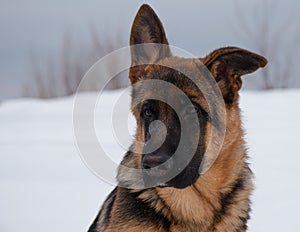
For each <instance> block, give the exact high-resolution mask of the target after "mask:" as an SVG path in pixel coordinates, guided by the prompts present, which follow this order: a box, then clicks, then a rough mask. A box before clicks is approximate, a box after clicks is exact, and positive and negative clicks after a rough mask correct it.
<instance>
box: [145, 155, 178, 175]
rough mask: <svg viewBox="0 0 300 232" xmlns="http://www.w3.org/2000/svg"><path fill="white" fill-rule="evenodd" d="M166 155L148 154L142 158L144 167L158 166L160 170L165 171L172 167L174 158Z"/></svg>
mask: <svg viewBox="0 0 300 232" xmlns="http://www.w3.org/2000/svg"><path fill="white" fill-rule="evenodd" d="M169 158H170V157H169V156H166V155H156V154H146V155H143V158H142V167H143V169H151V168H155V167H157V168H158V170H159V171H162V172H165V171H168V170H170V169H171V167H172V159H169Z"/></svg>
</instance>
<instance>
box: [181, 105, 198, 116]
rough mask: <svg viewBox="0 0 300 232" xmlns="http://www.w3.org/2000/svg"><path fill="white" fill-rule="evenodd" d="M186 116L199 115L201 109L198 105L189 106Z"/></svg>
mask: <svg viewBox="0 0 300 232" xmlns="http://www.w3.org/2000/svg"><path fill="white" fill-rule="evenodd" d="M185 112H186V114H194V113H196V114H198V113H199V112H200V107H199V106H197V105H196V104H194V105H189V106H187V107H186V109H185Z"/></svg>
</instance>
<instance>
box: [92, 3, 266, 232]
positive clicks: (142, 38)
mask: <svg viewBox="0 0 300 232" xmlns="http://www.w3.org/2000/svg"><path fill="white" fill-rule="evenodd" d="M145 44H152V45H153V44H154V45H153V47H152V48H153V49H148V48H147V47H144V49H143V46H142V47H141V49H140V50H139V51H137V49H135V48H131V62H132V66H131V67H130V70H129V79H130V81H131V85H132V112H133V114H134V116H135V119H136V122H137V129H136V136H135V141H134V142H133V145H132V147H131V148H133V149H131V150H134V151H128V152H127V153H126V155H125V157H124V159H123V161H122V163H121V164H122V166H125V167H131V168H136V169H138V170H142V173H143V175H142V179H143V182H147V181H148V183H150V184H148V185H147V184H146V185H147V186H146V187H145V188H135V187H132V186H134V184H135V183H136V182H139V180H138V179H136V177H134V175H133V174H132V173H131V172H130V171H126V170H125V169H122V168H119V171H118V175H117V179H118V183H119V185H118V187H116V188H115V189H114V190H113V191H112V192H111V193H110V194H109V196H108V197H107V199H106V201H105V202H104V203H103V206H102V208H101V210H100V213H99V214H98V216H97V217H96V219H95V220H94V222H93V223H92V225H91V226H90V228H89V232H100V231H101V232H102V231H106V232H113V231H128V232H129V231H130V232H141V231H149V232H150V231H161V232H162V231H173V232H175V231H185V232H187V231H202V232H206V231H218V232H224V231H227V232H234V231H246V230H247V221H248V219H249V212H250V199H249V197H250V194H251V192H252V190H253V183H252V172H251V170H250V168H249V166H248V163H247V151H246V148H245V142H244V139H243V136H244V133H243V129H242V125H241V118H240V109H239V105H238V100H239V94H238V91H239V89H240V88H241V86H242V80H241V76H242V75H244V74H248V73H252V72H254V71H256V70H257V69H258V68H261V67H264V66H265V65H266V64H267V60H266V59H265V58H264V57H262V56H260V55H257V54H254V53H252V52H249V51H247V50H244V49H240V48H237V47H225V48H221V49H218V50H215V51H213V52H212V53H210V54H209V55H207V56H206V57H204V58H198V59H196V58H179V57H177V56H174V55H172V53H171V50H170V46H169V45H168V40H167V38H166V34H165V31H164V28H163V26H162V23H161V22H160V20H159V18H158V16H157V15H156V14H155V12H154V11H153V10H152V8H151V7H150V6H148V5H142V6H141V8H140V9H139V11H138V13H137V15H136V17H135V20H134V22H133V26H132V29H131V35H130V45H131V46H134V45H145ZM155 44H162V45H164V46H162V47H160V49H156V47H155V46H156V45H155ZM170 67H178V68H179V69H180V70H185V71H186V73H192V74H193V73H197V75H200V76H201V75H207V73H205V69H207V70H208V71H209V72H208V73H209V75H210V76H211V77H212V78H213V81H214V83H215V85H216V86H217V87H218V90H219V93H220V96H221V98H222V102H223V104H224V112H225V120H224V121H225V122H226V125H225V126H224V128H225V130H224V131H225V134H224V139H223V142H222V143H221V147H220V150H219V152H218V156H217V158H216V159H215V161H214V162H213V163H212V165H211V166H210V168H209V169H207V170H206V171H205V172H201V171H200V170H201V166H202V162H203V161H204V160H205V154H206V153H207V152H206V150H207V147H208V144H209V142H210V141H211V140H214V138H213V137H212V135H211V131H212V128H217V130H218V127H220V126H218V125H217V124H214V123H213V118H214V117H216V115H214V114H216V113H214V111H213V110H211V108H208V101H207V99H205V97H204V94H203V92H202V91H200V89H199V88H198V87H197V85H196V84H195V83H193V82H192V81H191V80H190V78H189V77H187V75H186V74H183V73H182V72H180V71H177V70H175V69H173V68H170ZM147 80H157V81H164V82H167V83H170V84H171V85H174V86H176V88H177V89H179V90H180V91H181V92H183V93H184V95H186V97H187V98H188V99H189V100H190V101H191V102H192V106H193V107H192V108H191V107H185V106H186V105H185V102H184V101H181V98H180V97H178V96H176V93H173V92H172V91H173V90H171V89H170V90H169V89H168V88H164V89H163V91H162V92H163V94H165V95H164V97H166V98H169V102H171V103H172V104H174V105H180V107H179V109H180V114H181V116H179V115H178V112H177V111H176V112H175V110H174V109H173V107H171V105H170V104H169V103H168V104H167V103H164V102H163V101H161V100H155V95H156V94H157V93H156V90H155V86H157V85H155V84H153V85H148V86H146V82H145V81H147ZM149 86H150V87H149ZM151 86H152V87H151ZM218 104H219V103H218ZM193 112H194V113H195V114H196V118H197V122H196V124H197V126H195V125H196V124H195V123H194V122H191V123H189V122H190V121H191V120H190V115H192V113H193ZM179 117H182V118H183V123H185V124H187V127H188V129H186V131H185V135H184V137H183V138H182V130H183V129H182V126H181V120H179ZM157 121H160V122H162V123H163V124H164V125H165V127H164V128H165V130H166V132H165V133H163V132H162V129H161V127H162V126H152V127H151V123H154V122H157ZM197 130H199V131H200V132H199V135H198V136H195V133H196V132H197ZM186 132H187V133H186ZM162 137H164V141H163V142H162V143H161V146H160V147H159V148H157V149H156V150H154V151H151V152H145V150H146V147H147V146H148V145H149V141H150V143H152V142H153V141H155V140H160V139H161V138H162ZM182 139H183V140H184V141H185V144H184V145H183V146H182V147H181V148H180V149H179V148H178V147H179V143H180V140H182ZM212 142H213V141H212ZM154 143H155V142H154ZM195 144H196V145H195ZM212 144H216V143H212ZM191 148H195V149H194V150H193V154H192V157H190V159H189V160H188V161H185V154H186V153H189V152H190V151H191V150H192V149H191ZM178 150H179V151H178ZM175 152H177V156H178V157H180V158H179V163H185V165H184V167H183V168H180V167H178V162H177V161H176V159H175V161H174V160H173V161H174V162H167V161H168V160H170V159H171V157H172V155H173V154H174V153H175ZM208 155H209V154H208ZM164 164H166V165H164ZM156 166H159V167H160V168H159V169H156V171H155V172H147V170H149V169H151V168H155V167H156ZM175 169H176V170H179V172H178V173H177V174H176V175H175V176H173V177H172V178H169V179H168V180H166V181H162V180H161V177H162V176H163V175H164V174H165V173H167V172H169V171H170V170H175ZM152 180H155V181H152ZM151 181H152V182H151Z"/></svg>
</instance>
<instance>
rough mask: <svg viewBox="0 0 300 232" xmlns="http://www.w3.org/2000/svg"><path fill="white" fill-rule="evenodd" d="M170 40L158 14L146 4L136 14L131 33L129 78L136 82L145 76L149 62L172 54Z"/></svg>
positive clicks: (154, 61) (151, 62)
mask: <svg viewBox="0 0 300 232" xmlns="http://www.w3.org/2000/svg"><path fill="white" fill-rule="evenodd" d="M167 45H168V40H167V38H166V34H165V31H164V28H163V25H162V23H161V22H160V20H159V18H158V16H157V15H156V14H155V12H154V11H153V9H152V8H151V7H150V6H149V5H147V4H144V5H142V6H141V8H140V9H139V11H138V13H137V15H136V16H135V19H134V22H133V25H132V28H131V34H130V46H131V68H130V73H129V79H130V81H131V83H132V84H133V83H135V82H136V81H138V80H141V79H142V78H143V73H145V67H146V66H147V64H153V63H156V62H158V61H159V60H161V59H162V58H164V57H168V56H171V51H170V48H169V46H167Z"/></svg>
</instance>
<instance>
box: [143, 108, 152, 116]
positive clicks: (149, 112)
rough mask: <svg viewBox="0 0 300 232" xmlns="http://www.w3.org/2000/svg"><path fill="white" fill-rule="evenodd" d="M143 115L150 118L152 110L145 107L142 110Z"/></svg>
mask: <svg viewBox="0 0 300 232" xmlns="http://www.w3.org/2000/svg"><path fill="white" fill-rule="evenodd" d="M143 116H144V117H145V118H152V116H153V112H152V110H150V109H149V108H145V109H144V110H143Z"/></svg>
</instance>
